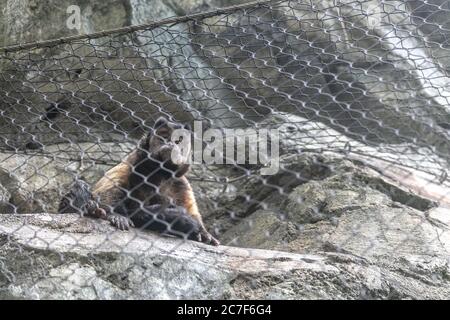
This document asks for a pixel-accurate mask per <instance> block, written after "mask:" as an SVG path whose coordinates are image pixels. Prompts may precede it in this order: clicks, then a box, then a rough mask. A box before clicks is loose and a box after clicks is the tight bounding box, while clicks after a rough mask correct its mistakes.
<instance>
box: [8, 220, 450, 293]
mask: <svg viewBox="0 0 450 320" xmlns="http://www.w3.org/2000/svg"><path fill="white" fill-rule="evenodd" d="M0 243H1V246H0V253H1V254H0V257H8V258H7V259H3V258H0V265H1V270H2V272H0V297H1V298H2V299H5V298H9V299H399V298H401V299H411V298H416V299H448V298H449V297H450V284H449V277H448V273H449V268H448V264H447V262H446V261H444V260H442V259H439V258H437V257H432V256H427V257H423V256H415V257H410V258H409V259H408V260H402V259H396V258H390V259H389V260H386V261H383V262H379V263H378V264H374V263H373V262H371V261H370V260H368V259H363V258H358V257H356V256H354V255H350V254H345V253H331V252H330V253H321V254H295V253H286V252H279V251H270V250H258V249H242V248H233V247H225V246H220V247H211V246H207V245H203V244H199V243H194V242H190V241H188V242H183V241H182V240H180V239H173V238H164V237H161V236H158V235H154V234H152V233H147V232H141V231H137V230H132V231H129V232H123V231H117V230H113V229H112V227H110V226H108V225H106V224H105V223H104V222H97V221H95V220H89V219H87V218H79V217H78V216H74V215H50V214H41V215H1V216H0Z"/></svg>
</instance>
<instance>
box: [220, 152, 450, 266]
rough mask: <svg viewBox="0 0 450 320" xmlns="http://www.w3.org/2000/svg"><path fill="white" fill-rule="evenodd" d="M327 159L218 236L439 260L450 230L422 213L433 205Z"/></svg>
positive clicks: (282, 246) (243, 243) (292, 247)
mask: <svg viewBox="0 0 450 320" xmlns="http://www.w3.org/2000/svg"><path fill="white" fill-rule="evenodd" d="M326 162H327V163H328V165H331V163H332V164H333V168H332V170H330V173H329V174H328V175H327V176H325V177H323V178H322V179H318V180H310V181H307V182H303V183H301V184H299V185H298V186H297V187H295V188H294V189H293V190H292V191H291V192H290V193H289V194H288V196H287V197H285V198H284V200H283V201H282V202H281V204H280V206H278V207H277V206H272V207H271V210H270V211H261V210H258V211H256V212H254V213H252V214H251V215H249V216H248V217H246V218H245V219H243V220H242V221H241V222H239V223H237V225H236V226H234V227H232V228H230V229H229V230H227V231H226V232H225V233H224V234H223V235H222V236H221V240H222V242H223V243H230V244H233V245H236V246H240V247H256V248H264V249H276V250H282V251H290V252H297V253H306V252H308V253H311V252H315V253H318V252H322V251H338V252H347V253H351V254H354V255H357V256H360V257H364V258H371V259H374V260H376V259H384V257H386V256H391V257H393V258H398V259H401V258H403V257H410V256H412V255H416V256H423V257H427V256H437V257H440V258H442V259H445V257H446V255H447V252H448V250H449V249H450V242H449V241H448V240H450V238H449V236H450V232H449V228H448V226H447V225H446V224H445V223H439V222H437V221H436V220H435V219H430V216H429V215H428V214H427V213H428V211H429V210H430V209H432V208H433V207H434V206H436V204H435V203H434V202H433V201H430V200H428V199H425V198H422V197H420V196H418V195H416V194H413V193H411V192H407V191H405V190H403V189H401V188H399V187H397V186H396V185H393V184H390V183H389V182H387V181H385V180H384V179H382V178H381V177H380V176H379V175H378V173H376V172H375V171H373V170H371V169H368V168H365V167H363V166H361V165H357V164H354V163H352V162H350V161H348V160H344V159H340V160H339V159H334V160H332V158H331V159H330V158H328V159H327V161H326ZM272 204H273V203H272ZM433 217H434V218H437V217H438V215H437V213H436V214H434V215H433Z"/></svg>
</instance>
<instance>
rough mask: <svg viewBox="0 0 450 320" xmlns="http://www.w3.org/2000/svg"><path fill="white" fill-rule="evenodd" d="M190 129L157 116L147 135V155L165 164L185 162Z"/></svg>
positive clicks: (188, 146) (188, 149) (188, 150)
mask: <svg viewBox="0 0 450 320" xmlns="http://www.w3.org/2000/svg"><path fill="white" fill-rule="evenodd" d="M190 147H191V143H190V131H189V130H188V129H187V128H186V127H185V126H183V125H181V124H178V123H174V122H170V121H167V120H166V119H164V118H159V119H158V120H157V121H156V123H155V126H154V131H153V134H152V135H151V136H149V141H148V151H149V155H150V156H151V157H152V158H153V159H155V160H157V161H161V162H162V163H165V164H171V165H175V166H179V165H182V164H186V163H187V162H188V158H189V155H190V151H191V150H190Z"/></svg>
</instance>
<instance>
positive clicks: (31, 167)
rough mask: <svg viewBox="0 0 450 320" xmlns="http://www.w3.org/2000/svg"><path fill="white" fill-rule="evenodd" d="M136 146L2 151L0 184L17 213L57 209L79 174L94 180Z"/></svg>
mask: <svg viewBox="0 0 450 320" xmlns="http://www.w3.org/2000/svg"><path fill="white" fill-rule="evenodd" d="M133 146H134V144H132V143H122V144H114V143H102V144H96V143H80V144H69V143H67V144H55V145H49V146H45V148H44V149H43V150H41V151H37V152H29V153H27V154H23V153H15V154H11V153H0V163H1V164H0V184H2V185H3V186H4V187H5V188H6V190H8V192H9V193H10V194H11V203H12V204H13V205H14V207H16V209H17V212H18V213H35V212H56V210H57V208H58V204H59V201H60V199H61V197H62V196H63V194H64V193H65V192H66V191H67V190H66V189H67V187H68V186H69V185H70V184H71V183H72V182H73V181H74V180H75V177H76V176H84V177H85V178H86V181H88V182H89V183H91V184H92V183H95V182H96V181H97V180H98V179H100V177H102V176H103V173H104V172H105V171H106V170H107V169H108V168H110V167H111V166H113V165H115V164H117V163H119V161H121V159H122V158H123V157H124V156H125V155H126V154H127V152H129V151H130V150H131V148H132V147H133Z"/></svg>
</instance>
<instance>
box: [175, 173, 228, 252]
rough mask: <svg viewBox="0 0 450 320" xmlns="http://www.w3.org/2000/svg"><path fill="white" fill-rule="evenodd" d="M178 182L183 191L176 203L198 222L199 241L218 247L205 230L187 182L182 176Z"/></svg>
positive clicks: (217, 241)
mask: <svg viewBox="0 0 450 320" xmlns="http://www.w3.org/2000/svg"><path fill="white" fill-rule="evenodd" d="M179 181H180V182H181V183H182V184H183V189H184V191H183V192H182V195H181V199H180V200H181V201H178V202H181V205H182V206H183V207H184V208H185V209H186V211H187V213H188V214H189V215H190V216H191V217H192V218H193V219H195V220H196V221H197V222H198V224H199V226H200V236H201V239H200V241H202V242H205V243H210V244H212V245H215V246H218V245H219V244H220V242H219V240H217V239H216V238H214V237H213V236H212V235H211V234H210V233H209V232H208V230H206V227H205V225H204V224H203V219H202V216H201V214H200V211H199V210H198V206H197V201H196V200H195V196H194V191H193V190H192V187H191V185H190V184H189V181H188V180H187V178H186V177H184V176H183V177H180V178H179Z"/></svg>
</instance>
